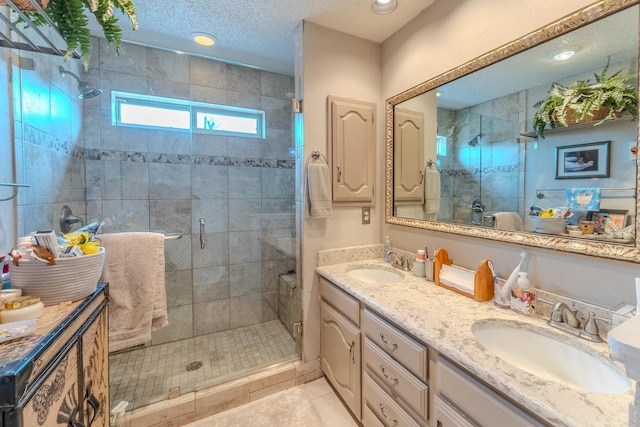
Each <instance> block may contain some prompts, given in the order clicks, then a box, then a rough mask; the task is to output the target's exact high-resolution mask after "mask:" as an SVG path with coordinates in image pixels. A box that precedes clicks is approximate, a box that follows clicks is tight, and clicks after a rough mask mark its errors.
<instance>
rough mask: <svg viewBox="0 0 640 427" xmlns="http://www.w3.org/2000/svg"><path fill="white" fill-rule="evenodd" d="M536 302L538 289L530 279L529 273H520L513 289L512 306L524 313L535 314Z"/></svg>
mask: <svg viewBox="0 0 640 427" xmlns="http://www.w3.org/2000/svg"><path fill="white" fill-rule="evenodd" d="M535 302H536V289H535V287H534V286H533V285H532V284H531V282H530V281H529V278H528V277H527V273H526V272H524V271H522V272H520V273H518V280H517V281H516V285H515V286H514V287H513V288H512V289H511V300H510V306H511V308H512V309H513V310H515V311H519V312H520V313H522V314H527V315H530V314H533V312H534V310H535Z"/></svg>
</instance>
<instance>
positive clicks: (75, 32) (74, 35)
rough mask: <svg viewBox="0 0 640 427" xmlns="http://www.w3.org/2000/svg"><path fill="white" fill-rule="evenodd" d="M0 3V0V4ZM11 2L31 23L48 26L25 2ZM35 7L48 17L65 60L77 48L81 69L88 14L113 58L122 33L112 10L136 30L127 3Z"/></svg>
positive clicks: (63, 1)
mask: <svg viewBox="0 0 640 427" xmlns="http://www.w3.org/2000/svg"><path fill="white" fill-rule="evenodd" d="M3 3H4V2H2V1H1V0H0V5H1V4H3ZM14 3H15V4H16V6H17V7H19V8H21V9H23V10H24V12H25V14H26V15H27V16H28V17H29V19H30V20H31V21H32V23H33V24H35V25H37V26H46V25H48V22H47V20H46V19H45V18H44V17H43V16H42V15H41V14H40V13H39V12H38V11H37V10H35V8H34V7H33V6H32V5H31V4H30V3H29V1H28V0H17V1H14ZM38 4H39V5H40V6H41V7H42V8H43V9H44V11H45V12H46V14H47V15H48V16H49V18H51V21H53V23H54V24H55V25H56V27H57V28H58V31H60V34H61V35H62V38H63V39H64V41H65V42H66V43H67V51H66V53H65V55H64V59H65V61H66V60H67V59H69V58H70V57H71V56H72V55H73V53H74V51H75V50H76V49H79V51H80V57H81V59H82V63H83V65H84V68H85V70H86V69H88V68H89V59H90V58H91V32H90V30H89V15H90V14H91V15H93V16H94V17H95V19H96V21H97V22H98V24H100V26H101V27H102V32H103V34H104V37H105V39H106V40H107V41H108V42H109V43H113V45H114V46H115V49H116V55H117V54H119V53H120V44H121V42H122V30H121V28H120V26H119V25H118V18H117V17H116V16H115V15H114V9H119V10H120V11H122V13H123V14H125V15H126V16H127V17H128V18H129V20H130V21H131V24H132V26H133V29H134V30H136V29H137V28H138V19H137V15H136V11H135V8H134V5H133V2H132V1H131V0H48V1H47V0H38ZM23 5H24V6H25V7H24V8H23ZM18 21H21V19H20V20H18Z"/></svg>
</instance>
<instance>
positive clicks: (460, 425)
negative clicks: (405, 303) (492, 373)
mask: <svg viewBox="0 0 640 427" xmlns="http://www.w3.org/2000/svg"><path fill="white" fill-rule="evenodd" d="M436 366H437V367H436V373H435V384H436V385H435V387H434V390H432V391H433V392H434V398H433V406H434V414H433V422H432V427H470V426H472V425H478V426H491V427H534V426H536V427H537V426H546V425H551V424H546V423H543V422H542V421H538V420H537V419H535V418H534V417H533V416H532V415H529V414H528V413H526V412H525V411H523V410H522V409H520V408H519V407H518V406H516V405H515V404H513V403H511V402H509V401H508V400H507V399H505V398H504V397H502V396H501V395H499V394H498V393H496V392H495V391H493V390H491V389H490V388H489V387H487V386H485V385H484V384H482V383H480V382H479V381H477V380H476V379H475V378H473V377H472V376H471V375H469V374H468V373H467V372H465V371H464V370H463V369H461V368H459V367H458V366H456V365H454V364H453V363H451V362H450V361H448V360H446V359H445V358H443V357H441V356H439V357H437V358H436ZM432 380H433V379H432Z"/></svg>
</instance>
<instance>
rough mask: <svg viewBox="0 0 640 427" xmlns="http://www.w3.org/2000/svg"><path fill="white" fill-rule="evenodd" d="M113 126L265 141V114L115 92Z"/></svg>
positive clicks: (226, 106) (224, 106) (244, 109)
mask: <svg viewBox="0 0 640 427" xmlns="http://www.w3.org/2000/svg"><path fill="white" fill-rule="evenodd" d="M111 105H112V124H113V125H114V126H134V127H143V128H153V129H164V130H192V131H193V132H198V133H213V134H218V135H225V136H243V137H248V138H265V133H266V131H265V128H266V126H265V113H264V111H261V110H252V109H249V108H239V107H231V106H228V105H217V104H207V103H202V102H190V101H186V100H182V99H175V98H165V97H160V96H152V95H141V94H135V93H127V92H117V91H112V92H111Z"/></svg>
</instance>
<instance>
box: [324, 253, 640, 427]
mask: <svg viewBox="0 0 640 427" xmlns="http://www.w3.org/2000/svg"><path fill="white" fill-rule="evenodd" d="M367 265H368V266H378V267H380V266H382V267H385V268H391V267H389V264H387V263H384V262H383V261H382V260H367V261H356V262H347V263H343V264H334V265H327V266H321V267H317V268H316V271H317V272H318V273H319V274H320V275H321V276H323V277H325V278H326V279H328V280H330V281H331V282H333V283H335V284H336V285H337V286H339V287H340V288H342V289H343V290H345V291H346V292H347V293H349V294H351V295H353V296H354V297H355V298H357V299H358V300H360V301H361V302H363V303H364V304H366V305H367V306H369V307H371V308H373V309H374V310H375V311H377V312H379V313H380V314H382V315H383V316H385V317H387V318H388V319H390V320H392V321H393V322H394V323H396V324H397V325H399V326H401V327H402V328H404V329H406V330H407V331H408V332H409V333H411V334H413V335H414V336H415V337H417V338H418V339H419V340H420V341H422V342H424V343H425V344H427V345H428V346H430V347H431V348H433V349H435V350H437V351H438V352H440V353H441V354H443V355H444V356H446V357H447V358H449V359H451V360H453V361H454V362H457V363H459V364H460V365H462V366H464V367H465V368H466V369H468V370H469V371H470V372H472V373H473V374H474V375H476V376H477V377H478V378H480V379H481V380H483V381H485V382H486V383H488V384H490V385H491V386H493V387H494V388H495V389H497V390H499V391H500V392H502V393H504V394H505V395H507V396H509V397H510V398H511V399H512V400H514V401H515V402H518V403H519V404H521V405H522V406H523V407H525V408H528V409H529V410H530V411H532V412H534V413H536V414H538V415H540V416H542V417H543V418H545V419H546V420H548V421H549V422H550V423H551V424H553V425H556V426H576V427H577V426H580V427H585V426H599V427H604V426H616V427H619V426H626V425H628V413H629V404H630V403H632V402H633V396H634V393H633V391H634V389H635V384H634V383H633V382H632V388H631V390H630V391H628V392H627V393H623V394H602V393H591V392H585V391H583V390H580V389H577V388H572V387H570V386H568V385H564V384H561V383H558V382H555V381H550V380H546V379H543V378H540V377H537V376H534V375H532V374H529V373H527V372H525V371H523V370H521V369H519V368H516V367H514V366H513V365H510V364H508V363H507V362H504V361H502V360H501V359H499V358H497V357H496V356H494V355H493V354H492V353H490V352H489V351H487V350H485V349H484V347H482V346H481V345H480V344H479V343H477V341H476V340H475V338H474V336H473V333H472V325H473V323H474V322H476V321H478V320H484V319H498V320H503V321H505V322H520V323H524V324H526V325H530V326H533V327H539V328H541V329H543V331H544V332H545V333H547V334H549V335H552V336H560V337H563V338H566V340H565V342H568V343H571V344H572V345H576V346H578V347H581V348H583V349H585V350H586V351H587V352H590V353H598V354H600V355H601V356H602V357H604V358H606V359H608V358H609V348H608V346H607V344H606V343H600V344H594V343H590V342H587V341H586V340H583V339H579V338H576V337H573V336H571V335H569V334H567V333H565V332H562V331H558V330H556V329H553V328H551V327H549V326H548V325H547V324H546V321H545V319H543V318H542V317H539V316H525V315H521V314H519V313H517V312H514V311H512V310H509V309H500V308H498V307H497V306H495V304H494V303H493V302H492V301H488V302H483V303H479V302H476V301H473V300H472V299H470V298H466V297H464V296H462V295H459V294H456V293H454V292H452V291H449V290H447V289H445V288H441V287H439V286H436V285H435V284H434V283H433V282H428V281H426V280H425V279H424V278H418V277H415V276H413V274H411V273H410V272H404V271H401V270H398V269H393V271H396V272H399V273H402V274H403V275H404V276H405V278H404V280H403V281H402V282H400V283H395V284H385V285H380V284H373V283H367V282H363V281H359V280H354V279H351V278H349V277H348V276H347V275H346V273H347V272H348V271H349V270H351V269H353V268H356V267H359V266H367ZM523 327H527V326H523ZM565 336H566V337H565ZM614 364H615V365H616V367H617V368H618V369H619V370H620V371H621V372H624V368H623V366H622V365H621V364H619V363H614Z"/></svg>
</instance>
